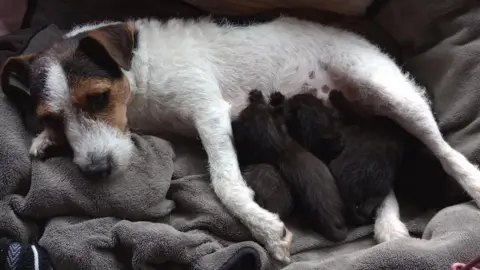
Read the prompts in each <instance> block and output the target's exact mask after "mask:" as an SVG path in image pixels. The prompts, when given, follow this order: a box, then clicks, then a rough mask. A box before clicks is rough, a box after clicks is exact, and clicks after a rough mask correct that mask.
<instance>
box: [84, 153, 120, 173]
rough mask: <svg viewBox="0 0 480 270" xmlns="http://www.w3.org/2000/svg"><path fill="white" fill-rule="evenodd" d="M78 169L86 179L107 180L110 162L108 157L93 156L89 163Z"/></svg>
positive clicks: (110, 170)
mask: <svg viewBox="0 0 480 270" xmlns="http://www.w3.org/2000/svg"><path fill="white" fill-rule="evenodd" d="M80 169H81V171H82V172H83V174H84V175H85V176H87V177H93V178H107V177H108V176H110V174H111V173H112V161H111V158H110V157H96V156H93V157H91V158H90V163H89V164H88V165H87V166H83V167H81V168H80Z"/></svg>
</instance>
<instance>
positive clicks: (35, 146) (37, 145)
mask: <svg viewBox="0 0 480 270" xmlns="http://www.w3.org/2000/svg"><path fill="white" fill-rule="evenodd" d="M51 145H53V141H52V140H51V139H50V136H49V133H48V130H47V129H45V130H43V131H42V132H41V133H40V134H38V136H37V137H35V138H34V139H33V141H32V145H31V146H30V155H31V156H32V157H41V156H43V155H44V154H45V150H47V148H48V147H49V146H51Z"/></svg>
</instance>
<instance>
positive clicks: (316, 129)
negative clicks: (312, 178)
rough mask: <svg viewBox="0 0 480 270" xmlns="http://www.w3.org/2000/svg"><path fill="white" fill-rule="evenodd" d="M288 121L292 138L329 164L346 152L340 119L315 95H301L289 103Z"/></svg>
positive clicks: (291, 99) (294, 97)
mask: <svg viewBox="0 0 480 270" xmlns="http://www.w3.org/2000/svg"><path fill="white" fill-rule="evenodd" d="M287 107H288V117H287V119H286V123H287V128H288V132H289V134H290V136H292V138H293V139H295V140H296V141H297V142H298V143H300V144H301V145H302V146H303V147H305V148H306V149H308V150H309V151H310V152H311V153H312V154H314V155H315V156H316V157H318V158H319V159H321V160H322V161H323V162H325V163H327V164H328V163H330V161H332V160H333V159H334V158H336V157H337V156H338V155H339V154H340V153H341V151H342V149H343V144H344V142H343V139H342V137H341V135H340V131H339V127H338V125H339V122H340V120H339V117H338V115H337V113H336V112H335V110H333V109H331V108H328V107H326V106H324V105H323V103H322V101H321V100H320V99H318V98H315V97H314V96H313V95H312V94H298V95H295V96H293V97H292V98H290V99H289V100H288V101H287Z"/></svg>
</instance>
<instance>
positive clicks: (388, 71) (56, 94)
mask: <svg viewBox="0 0 480 270" xmlns="http://www.w3.org/2000/svg"><path fill="white" fill-rule="evenodd" d="M12 73H15V74H16V75H17V76H19V77H23V78H24V79H25V81H27V82H28V83H29V85H30V95H29V94H28V93H26V92H25V93H23V94H20V93H18V94H15V95H12V93H11V91H14V90H12V89H11V88H9V87H8V86H9V78H10V75H11V74H12ZM1 84H2V89H3V91H4V92H5V94H6V95H7V96H10V97H17V98H20V99H21V100H22V102H31V103H32V104H31V106H34V108H35V109H34V111H35V113H36V116H37V117H38V119H40V120H41V121H42V122H43V123H44V129H43V131H42V132H41V133H40V134H38V136H37V137H36V138H35V139H34V140H33V142H32V146H31V149H30V152H31V155H32V156H33V157H35V158H41V157H42V156H44V153H45V152H46V149H48V148H49V147H51V146H52V145H55V144H57V145H58V144H69V146H70V147H71V149H72V151H73V162H74V163H75V164H76V165H78V167H79V169H80V170H81V171H83V172H84V173H85V174H87V175H90V177H92V178H101V177H108V175H115V174H118V173H122V170H124V169H125V168H126V167H127V164H128V163H129V160H130V157H131V155H132V151H134V147H133V142H132V140H131V139H130V131H131V130H133V131H136V132H141V133H144V134H158V133H159V132H161V131H164V130H168V131H171V132H174V133H177V134H184V135H188V136H190V137H193V138H197V137H198V138H200V139H201V141H202V144H203V146H204V148H205V151H206V153H207V155H208V161H209V164H210V166H209V168H210V176H211V181H212V186H213V189H214V191H215V193H216V194H217V196H218V198H219V199H220V201H221V202H222V203H223V204H224V205H225V207H226V208H227V209H228V210H229V211H230V212H231V213H232V214H233V215H234V216H236V217H237V218H238V219H239V220H241V222H243V223H244V224H245V225H246V226H247V227H248V228H249V229H250V231H251V232H252V235H253V236H254V237H255V238H256V239H257V240H258V241H259V242H260V243H262V244H263V245H264V246H265V247H266V249H267V250H268V251H269V252H270V254H271V255H272V256H273V257H274V258H276V259H278V260H281V261H284V262H288V261H289V254H290V252H289V248H290V243H291V233H289V232H288V231H287V233H286V234H285V226H284V224H283V222H282V221H281V220H280V219H279V217H278V215H276V214H274V213H271V212H269V211H267V210H265V209H263V208H261V207H260V206H259V205H258V204H257V203H255V202H254V199H253V192H252V191H251V189H249V188H248V186H247V185H246V184H245V181H243V179H242V175H241V173H240V168H239V165H238V161H237V157H236V154H235V149H234V147H233V144H232V140H231V132H232V131H231V120H232V119H235V118H236V117H237V115H238V113H239V112H240V111H241V110H242V109H243V108H244V107H245V106H246V100H247V98H246V97H247V95H248V92H249V91H250V89H272V88H275V89H279V91H281V92H282V93H283V94H285V95H286V96H287V97H291V96H292V95H294V94H297V93H299V92H300V91H302V88H304V86H308V87H312V88H317V89H322V87H323V85H325V84H327V85H328V87H329V88H330V89H342V90H341V91H342V93H343V94H344V96H345V97H346V99H347V100H349V101H355V102H357V103H358V104H359V105H361V106H365V107H366V108H369V109H371V110H372V112H373V113H374V114H377V115H383V116H386V117H389V118H391V119H393V120H394V121H396V122H397V123H399V124H400V125H401V126H402V127H404V128H405V129H406V130H407V131H408V132H410V133H412V134H413V135H414V136H416V137H417V138H418V139H419V140H420V141H422V142H423V143H424V144H425V145H426V146H427V147H428V148H429V149H430V150H431V151H432V153H434V155H435V156H436V157H437V158H438V159H439V161H440V162H441V164H442V166H443V167H444V169H445V171H447V172H448V173H449V174H450V175H451V176H452V177H453V178H454V179H456V181H458V182H459V183H460V184H461V185H462V186H463V188H464V189H465V190H466V191H467V192H468V193H469V194H470V195H471V196H472V197H473V199H474V200H475V201H476V202H477V203H480V171H479V170H478V169H477V167H475V166H474V165H473V164H472V163H470V162H469V161H468V160H467V159H466V158H465V157H464V156H463V155H462V154H460V153H459V152H458V151H456V150H454V149H453V148H452V147H451V146H450V145H449V144H448V143H447V142H446V141H445V140H444V139H443V137H442V135H441V133H440V131H439V129H438V126H437V123H436V122H435V119H434V117H433V115H432V112H431V109H430V106H429V104H428V102H427V100H426V99H425V98H424V89H423V88H422V87H420V86H418V85H417V84H416V83H415V82H414V81H413V80H411V79H410V78H409V76H408V75H406V74H404V73H403V72H402V71H401V69H400V68H399V67H398V66H397V65H396V64H395V63H394V61H393V60H392V59H390V58H389V57H388V56H387V55H386V54H384V53H382V52H381V50H380V49H378V48H377V47H376V46H374V45H372V44H371V43H369V42H368V41H367V40H365V39H364V38H362V37H360V36H358V35H355V34H353V33H349V32H346V31H343V30H340V29H336V28H332V27H328V26H323V25H320V24H317V23H313V22H308V21H304V20H298V19H294V18H288V17H280V18H277V19H275V20H273V21H271V22H267V23H263V24H252V25H247V26H245V27H233V26H229V25H217V24H215V23H213V22H211V21H210V20H208V19H204V20H181V19H170V20H168V21H165V22H161V21H157V20H151V19H139V20H134V21H126V22H102V23H96V24H88V25H83V26H79V27H76V28H74V29H73V30H72V31H70V32H69V33H67V34H66V35H65V36H64V38H62V39H61V40H58V41H57V42H55V43H54V44H53V45H52V46H51V47H50V48H48V49H46V50H45V51H43V52H40V53H38V54H30V55H22V56H18V57H13V58H10V59H9V60H8V61H7V62H6V64H5V66H4V68H3V72H2V76H1ZM326 94H327V93H323V92H320V93H319V95H318V97H319V98H322V99H324V100H325V99H326V98H327V96H328V95H326ZM375 235H376V238H377V239H378V240H379V241H388V240H391V239H396V238H399V237H405V236H407V235H408V231H407V229H406V227H405V225H404V224H403V223H402V222H401V221H400V219H399V211H398V203H397V200H396V198H395V195H394V194H393V192H392V193H390V194H389V196H388V197H387V198H386V199H385V201H384V202H383V203H382V206H381V208H380V210H379V212H378V216H377V219H376V227H375Z"/></svg>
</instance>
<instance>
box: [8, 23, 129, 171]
mask: <svg viewBox="0 0 480 270" xmlns="http://www.w3.org/2000/svg"><path fill="white" fill-rule="evenodd" d="M83 30H84V31H78V30H77V31H75V32H71V33H69V34H67V35H66V36H64V38H63V39H62V40H60V41H58V42H55V43H54V44H53V45H52V46H51V47H50V48H48V49H47V50H45V51H43V52H41V53H38V54H35V55H33V54H30V55H22V56H18V57H12V58H10V59H8V60H7V62H6V63H5V65H4V68H3V70H2V75H1V83H2V89H3V91H4V92H5V93H6V94H7V96H10V97H11V98H12V97H13V98H14V99H21V100H23V101H22V102H23V103H26V102H28V103H30V104H31V106H32V107H33V111H34V113H35V115H36V118H37V119H38V120H39V121H40V122H41V123H42V124H43V128H44V129H46V130H47V131H48V134H50V136H49V137H50V139H51V140H54V143H56V144H62V143H65V144H67V145H69V146H70V147H71V148H72V150H73V154H74V163H75V164H77V165H78V166H79V168H80V169H81V171H83V172H86V173H95V174H98V173H100V174H101V175H105V174H109V173H110V172H115V171H119V170H121V169H122V168H124V167H126V165H128V162H129V157H130V155H131V151H132V150H133V143H132V141H131V139H130V135H129V132H128V128H127V115H126V111H127V102H128V99H129V94H130V85H129V82H128V80H127V78H126V77H125V73H124V72H125V71H128V70H130V68H131V60H132V54H133V50H134V43H135V38H134V27H133V24H130V23H111V24H105V25H102V26H101V27H97V28H95V27H87V28H85V29H83ZM12 74H15V75H17V76H19V77H21V78H22V79H23V80H24V81H25V82H26V83H27V84H28V86H29V87H30V93H27V92H23V93H21V92H17V93H8V91H9V90H7V89H10V88H9V86H8V84H9V78H10V77H11V75H12ZM18 91H20V90H18ZM17 103H18V102H17ZM59 138H64V139H65V140H64V141H63V142H62V140H60V139H59Z"/></svg>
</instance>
